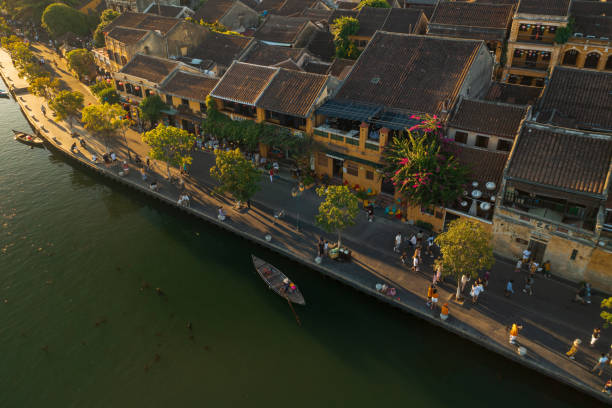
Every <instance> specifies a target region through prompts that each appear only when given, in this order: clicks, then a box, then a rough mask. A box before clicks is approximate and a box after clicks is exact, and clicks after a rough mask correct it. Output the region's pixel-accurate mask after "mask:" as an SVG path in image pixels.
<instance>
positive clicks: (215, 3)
mask: <svg viewBox="0 0 612 408" xmlns="http://www.w3.org/2000/svg"><path fill="white" fill-rule="evenodd" d="M233 6H234V0H207V1H206V2H205V3H204V4H202V5H201V6H200V8H199V9H197V10H196V12H195V15H194V16H193V19H194V20H195V21H200V20H204V22H205V23H214V22H215V21H218V20H219V19H220V18H221V17H223V15H224V14H225V13H227V11H228V10H229V9H230V8H232V7H233Z"/></svg>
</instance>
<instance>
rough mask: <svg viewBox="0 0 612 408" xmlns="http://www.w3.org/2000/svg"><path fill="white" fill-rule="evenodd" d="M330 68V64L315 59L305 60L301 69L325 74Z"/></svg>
mask: <svg viewBox="0 0 612 408" xmlns="http://www.w3.org/2000/svg"><path fill="white" fill-rule="evenodd" d="M330 68H331V64H329V63H322V62H316V61H306V62H305V63H304V65H303V66H302V69H303V70H304V71H306V72H310V73H313V74H321V75H327V74H328V73H329V70H330Z"/></svg>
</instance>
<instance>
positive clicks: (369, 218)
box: [366, 205, 374, 222]
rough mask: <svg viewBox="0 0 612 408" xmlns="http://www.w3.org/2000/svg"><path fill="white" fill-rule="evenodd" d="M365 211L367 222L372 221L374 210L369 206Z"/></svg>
mask: <svg viewBox="0 0 612 408" xmlns="http://www.w3.org/2000/svg"><path fill="white" fill-rule="evenodd" d="M366 211H367V214H368V222H372V221H374V208H373V207H372V206H371V205H370V206H368V209H367V210H366Z"/></svg>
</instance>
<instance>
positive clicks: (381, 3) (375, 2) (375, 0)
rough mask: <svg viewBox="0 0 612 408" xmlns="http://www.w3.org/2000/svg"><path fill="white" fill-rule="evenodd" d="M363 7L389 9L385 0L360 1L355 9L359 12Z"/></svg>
mask: <svg viewBox="0 0 612 408" xmlns="http://www.w3.org/2000/svg"><path fill="white" fill-rule="evenodd" d="M364 7H374V8H391V6H390V5H389V3H387V0H361V1H360V2H359V4H358V5H357V7H356V8H357V10H361V9H362V8H364Z"/></svg>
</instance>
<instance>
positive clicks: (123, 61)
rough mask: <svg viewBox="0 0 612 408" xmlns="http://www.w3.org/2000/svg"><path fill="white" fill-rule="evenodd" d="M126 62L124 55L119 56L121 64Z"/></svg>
mask: <svg viewBox="0 0 612 408" xmlns="http://www.w3.org/2000/svg"><path fill="white" fill-rule="evenodd" d="M125 64H127V58H125V56H123V55H122V56H121V65H125Z"/></svg>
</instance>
